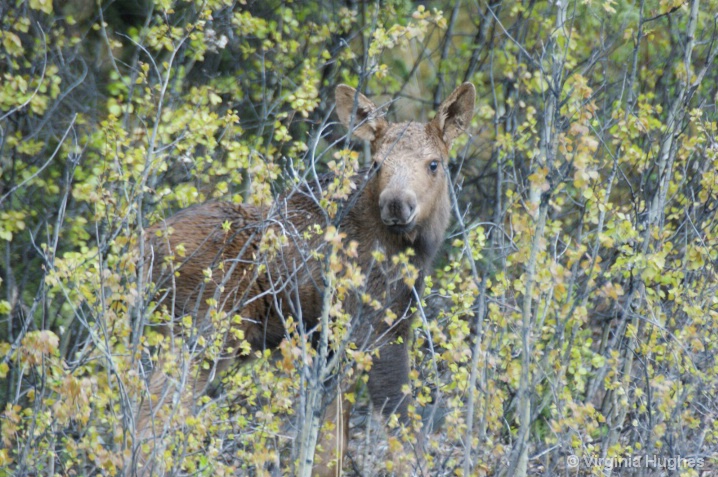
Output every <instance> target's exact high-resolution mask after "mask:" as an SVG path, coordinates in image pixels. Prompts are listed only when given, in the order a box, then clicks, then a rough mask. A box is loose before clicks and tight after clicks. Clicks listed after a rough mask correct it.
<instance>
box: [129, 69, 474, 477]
mask: <svg viewBox="0 0 718 477" xmlns="http://www.w3.org/2000/svg"><path fill="white" fill-rule="evenodd" d="M474 96H475V91H474V87H473V86H472V85H471V84H469V83H465V84H463V85H462V86H460V87H459V88H457V89H456V90H455V91H454V92H453V93H452V94H451V96H450V97H449V98H448V99H447V100H446V101H445V102H444V103H442V105H441V106H440V108H439V110H438V111H437V115H436V118H435V119H434V120H433V121H431V122H430V123H428V124H420V123H414V122H409V123H399V124H389V123H387V122H386V121H385V120H384V119H383V118H382V117H381V116H380V115H379V114H378V110H377V108H376V106H374V104H373V103H372V102H371V101H369V100H368V99H367V98H366V97H364V96H363V95H361V94H357V93H356V91H355V90H354V89H353V88H350V87H348V86H345V85H340V86H338V87H337V89H336V103H337V114H338V116H339V118H340V120H341V122H342V123H343V124H344V125H345V126H349V125H350V124H353V126H354V130H353V133H354V134H355V135H356V136H358V137H360V138H362V139H365V140H368V141H371V145H372V154H373V160H374V162H375V165H377V166H379V167H378V168H377V169H376V172H375V173H374V174H371V173H367V174H359V175H357V176H356V177H355V178H354V181H355V184H356V186H357V187H356V191H355V192H354V194H353V195H352V196H350V197H349V199H348V200H347V201H346V204H345V206H346V208H348V211H347V212H346V214H345V215H344V216H343V218H342V219H341V221H340V222H339V226H338V229H339V231H340V232H342V233H344V234H346V239H345V243H349V242H350V241H356V242H357V243H358V249H357V253H358V258H357V261H358V263H359V264H360V266H361V267H362V271H363V272H364V273H365V274H366V275H367V277H366V282H365V283H366V289H365V290H363V291H365V292H366V293H368V294H369V295H371V296H372V297H375V298H377V299H379V300H380V301H381V302H382V304H383V305H384V306H385V307H386V308H390V309H391V310H392V311H393V312H394V313H396V315H397V316H399V317H400V319H398V320H397V321H396V322H395V323H393V325H392V326H389V325H387V324H386V323H385V322H384V316H385V311H384V310H378V311H376V310H372V309H370V308H369V307H367V306H363V305H362V304H361V301H360V300H359V299H357V298H356V297H354V295H351V296H350V298H348V299H347V300H346V301H345V302H344V308H345V310H347V311H348V312H349V313H351V314H352V316H354V322H353V325H354V330H355V331H354V341H355V342H357V343H360V344H362V345H369V346H372V347H376V346H378V347H379V348H380V349H379V354H378V357H376V358H374V361H373V365H372V368H371V371H370V372H369V391H370V394H371V398H372V401H373V402H374V405H375V407H376V408H377V409H382V411H383V412H384V413H385V414H390V413H393V412H397V413H398V414H399V415H400V417H401V418H402V419H405V418H406V416H407V406H408V400H407V399H406V398H405V395H404V393H403V392H402V387H403V386H404V385H405V384H408V382H409V358H408V351H407V347H406V343H407V340H406V338H407V335H408V331H409V325H410V315H409V309H410V307H411V305H412V301H413V291H412V289H411V288H409V287H408V286H407V285H406V284H405V283H404V281H403V280H402V279H401V276H400V273H399V270H398V269H394V267H392V265H391V260H388V261H386V262H384V263H383V264H381V265H379V264H374V263H373V260H372V252H373V251H374V250H377V249H380V250H383V251H384V253H385V255H386V256H387V257H391V256H393V255H396V254H399V253H402V252H405V251H407V250H408V249H413V250H414V255H413V257H412V258H411V262H412V264H413V265H414V266H415V267H416V268H417V269H418V270H419V279H418V281H417V285H416V286H417V287H421V285H422V283H423V277H424V276H425V275H426V274H427V273H429V272H430V268H431V263H432V260H433V258H434V255H435V254H436V252H437V250H438V248H439V247H440V245H441V243H442V241H443V238H444V234H445V232H446V228H447V225H448V222H449V217H450V199H449V194H448V181H447V179H446V176H445V172H444V165H445V164H446V161H447V159H448V153H449V148H450V145H451V141H452V140H453V139H454V138H455V137H456V136H458V135H459V134H460V133H462V132H463V130H464V129H465V128H466V127H467V126H468V124H469V121H470V119H471V116H472V114H473V107H474ZM355 101H357V104H356V116H355V118H354V121H353V123H352V121H351V115H352V112H353V111H354V110H355V109H354V108H355ZM434 161H435V162H436V163H437V165H438V167H436V168H435V170H434V171H432V162H434ZM366 178H368V180H366ZM365 180H366V183H365ZM321 186H322V184H308V185H306V186H304V187H301V188H298V189H296V190H294V191H292V192H290V193H289V194H287V195H285V196H284V197H282V198H280V199H279V200H278V201H277V203H276V204H275V207H274V208H273V210H271V211H270V210H261V209H258V208H255V207H250V206H245V205H233V204H229V203H218V202H215V203H208V204H204V205H200V206H196V207H192V208H189V209H186V210H183V211H181V212H179V213H178V214H176V215H174V216H173V217H171V218H169V219H167V220H165V221H162V222H161V223H159V224H157V225H155V226H153V227H151V228H150V229H149V230H148V231H147V234H148V235H147V236H148V241H147V244H148V247H146V248H147V249H148V250H150V251H151V254H152V263H151V269H152V271H151V277H152V280H153V281H154V282H155V283H156V284H157V287H158V289H159V290H160V292H159V296H158V302H159V303H160V304H161V305H163V306H167V307H168V308H169V309H170V311H171V314H172V315H173V316H177V317H180V316H183V315H187V314H189V315H191V316H193V317H195V325H196V326H198V328H199V332H200V333H202V332H203V328H205V329H206V328H208V327H209V326H211V325H210V320H209V319H208V309H209V308H208V305H207V302H206V300H207V299H208V298H215V299H216V300H217V301H218V308H219V309H220V310H223V311H226V312H227V314H228V316H229V317H231V316H233V315H241V316H242V318H243V320H242V322H241V324H239V325H235V327H236V326H238V327H239V328H240V329H241V330H242V331H243V332H244V339H245V340H246V341H247V342H248V343H249V344H250V345H251V347H252V349H253V350H261V349H265V348H274V347H276V346H277V345H278V344H279V343H280V342H281V340H282V339H283V338H284V336H285V333H286V331H285V329H284V325H283V323H284V318H286V317H288V316H290V315H291V316H294V317H295V319H296V320H297V321H299V322H300V323H303V326H304V329H305V330H311V329H312V328H313V327H314V326H315V325H316V324H317V320H318V318H319V317H320V315H321V312H322V306H321V305H322V293H323V287H324V281H323V277H322V263H320V262H318V261H316V260H314V259H311V258H310V255H309V253H308V252H309V251H311V250H323V249H326V247H327V244H326V243H325V242H324V239H323V236H321V235H317V234H311V237H312V238H309V239H306V237H305V234H304V233H305V232H306V231H308V230H309V229H310V228H311V227H313V226H314V225H315V224H319V225H320V226H321V227H322V228H325V227H326V226H327V225H329V223H330V221H329V219H328V218H327V216H326V213H325V212H324V211H323V210H322V209H321V208H320V207H319V205H318V204H317V194H318V192H319V188H320V187H321ZM225 222H229V224H230V227H229V229H228V230H226V229H225V228H223V227H222V224H223V223H225ZM270 229H271V230H273V231H274V232H275V233H276V234H277V235H284V236H286V237H287V239H288V241H287V243H286V244H285V245H284V246H283V247H281V249H280V250H279V252H278V253H277V254H276V256H273V257H271V258H270V256H269V255H267V254H265V253H262V252H261V251H260V248H261V247H260V242H261V240H262V237H264V236H265V235H266V234H267V231H268V230H270ZM180 246H183V247H184V256H182V254H181V253H180V251H181V248H182V247H180ZM168 257H171V258H168ZM258 264H264V265H266V268H265V269H263V270H261V269H260V268H259V267H258V266H257V265H258ZM208 268H210V269H212V279H211V280H209V281H207V280H206V279H205V274H204V271H205V270H206V269H208ZM175 272H177V273H175ZM397 337H401V338H404V339H403V340H401V343H397V340H396V338H397ZM240 344H241V342H240V340H238V339H237V338H235V337H234V335H233V334H232V333H228V334H227V336H226V343H225V349H231V350H238V349H239V345H240ZM236 357H237V356H236V352H235V353H234V354H230V355H228V356H226V359H220V360H219V361H218V362H217V363H215V364H216V371H221V370H222V369H225V368H226V367H227V365H228V364H229V363H230V362H231V359H232V358H236ZM209 379H210V373H208V372H207V373H204V374H203V375H201V376H198V377H197V379H196V382H195V383H194V388H195V395H196V396H197V395H198V394H200V393H202V392H204V388H205V386H206V384H207V382H208V380H209ZM166 385H167V382H166V378H164V377H163V375H162V373H161V371H155V372H154V374H153V377H152V379H151V382H150V394H151V395H154V396H156V395H159V394H161V393H162V391H163V389H164V388H165V387H166ZM196 396H195V397H196ZM159 401H162V399H161V398H160V399H159ZM154 406H155V407H157V403H155V404H154ZM331 409H336V402H334V403H333V404H332V406H331ZM333 414H337V415H338V414H342V415H344V416H345V417H346V416H348V412H347V410H346V408H344V409H343V410H342V412H340V413H339V412H334V413H333ZM150 418H151V409H150V406H148V405H145V406H144V407H143V408H141V409H140V415H139V420H138V427H139V428H140V429H141V430H143V432H146V430H147V429H149V428H150V427H153V426H150V425H149V422H150ZM339 427H342V426H339ZM346 428H347V426H346V422H345V423H344V425H343V430H342V434H343V437H341V438H340V439H336V438H334V439H329V440H328V441H327V439H325V441H326V442H330V444H329V445H330V446H338V447H339V448H345V447H346ZM337 440H340V441H342V442H336V441H337ZM339 456H340V459H341V451H340V452H339ZM320 472H321V473H324V474H327V475H331V472H332V471H330V470H329V468H328V467H326V466H325V467H322V469H321V470H320Z"/></svg>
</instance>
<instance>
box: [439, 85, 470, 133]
mask: <svg viewBox="0 0 718 477" xmlns="http://www.w3.org/2000/svg"><path fill="white" fill-rule="evenodd" d="M475 100H476V88H474V85H473V84H471V83H464V84H462V85H461V86H459V87H458V88H456V89H455V90H454V92H453V93H451V94H450V95H449V97H448V98H446V99H445V100H444V102H443V103H441V106H439V109H438V111H437V112H436V117H435V118H434V119H433V120H432V123H433V124H434V126H436V128H437V129H438V130H439V131H440V132H441V134H442V138H443V139H444V142H445V143H446V145H447V146H450V145H451V141H453V140H454V139H456V138H457V137H458V136H459V135H460V134H461V133H463V132H464V131H465V130H466V128H467V127H468V126H469V123H470V122H471V117H472V116H473V115H474V101H475Z"/></svg>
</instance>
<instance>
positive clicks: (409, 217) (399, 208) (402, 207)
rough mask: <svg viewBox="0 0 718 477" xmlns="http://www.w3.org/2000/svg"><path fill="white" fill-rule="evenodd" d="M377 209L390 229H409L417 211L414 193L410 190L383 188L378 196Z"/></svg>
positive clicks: (404, 230) (401, 230) (400, 230)
mask: <svg viewBox="0 0 718 477" xmlns="http://www.w3.org/2000/svg"><path fill="white" fill-rule="evenodd" d="M379 209H380V210H381V221H382V222H384V224H385V225H387V226H388V227H389V228H390V229H391V230H396V231H397V232H406V231H408V230H411V229H412V228H414V225H415V224H414V222H415V220H416V215H417V212H418V203H417V200H416V194H415V193H414V191H412V190H401V189H399V190H397V189H394V190H385V191H383V192H382V193H381V195H380V196H379Z"/></svg>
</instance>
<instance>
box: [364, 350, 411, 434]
mask: <svg viewBox="0 0 718 477" xmlns="http://www.w3.org/2000/svg"><path fill="white" fill-rule="evenodd" d="M408 384H409V351H408V349H407V347H406V343H400V344H399V343H388V344H385V345H384V346H382V347H381V348H380V349H379V356H378V357H375V358H374V359H373V361H372V365H371V370H370V371H369V394H370V395H371V400H372V403H373V404H374V409H379V410H381V412H382V414H383V415H384V416H387V417H388V416H390V415H392V414H398V415H399V418H400V420H401V421H402V423H404V424H407V423H408V418H409V415H408V406H409V401H410V398H409V396H408V395H405V394H404V390H403V388H404V385H408Z"/></svg>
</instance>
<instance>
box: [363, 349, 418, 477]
mask: <svg viewBox="0 0 718 477" xmlns="http://www.w3.org/2000/svg"><path fill="white" fill-rule="evenodd" d="M368 384H369V393H370V395H371V400H372V403H373V405H374V409H381V411H382V414H383V415H384V416H385V417H389V416H390V415H392V414H398V415H399V421H400V422H401V423H402V424H404V425H409V424H410V420H409V409H408V408H409V403H410V402H411V396H410V395H408V394H405V393H404V386H405V385H407V386H408V385H409V350H408V348H407V345H406V339H404V342H403V343H401V344H397V343H389V344H386V345H384V346H382V347H381V348H380V349H379V357H376V358H374V360H373V361H372V367H371V370H370V371H369V383H368ZM403 447H404V454H405V455H410V456H414V457H416V459H413V458H410V461H414V462H413V464H410V463H409V462H407V461H406V460H405V459H402V458H401V456H400V455H397V454H396V453H393V452H392V454H391V456H390V460H391V462H392V464H393V465H392V470H393V472H394V475H411V467H412V466H414V465H417V466H421V465H422V461H423V447H424V446H423V435H422V434H419V435H418V436H417V441H416V442H415V443H413V445H412V444H411V443H405V444H404V446H403Z"/></svg>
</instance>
